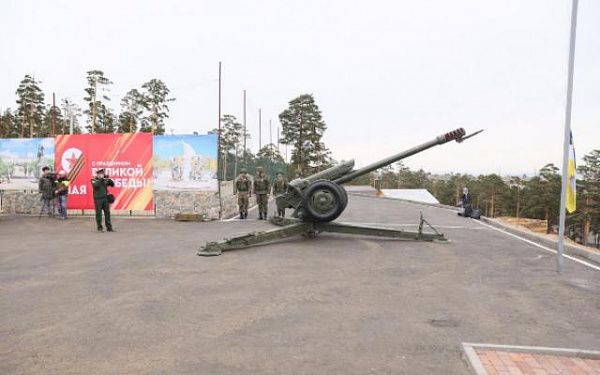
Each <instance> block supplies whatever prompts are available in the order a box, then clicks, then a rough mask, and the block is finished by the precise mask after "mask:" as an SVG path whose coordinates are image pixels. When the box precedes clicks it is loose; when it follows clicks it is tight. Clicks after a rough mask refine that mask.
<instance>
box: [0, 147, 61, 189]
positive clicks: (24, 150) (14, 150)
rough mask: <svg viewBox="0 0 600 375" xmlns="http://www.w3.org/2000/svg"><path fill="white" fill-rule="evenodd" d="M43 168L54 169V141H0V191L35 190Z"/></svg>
mask: <svg viewBox="0 0 600 375" xmlns="http://www.w3.org/2000/svg"><path fill="white" fill-rule="evenodd" d="M45 166H48V167H50V168H53V167H54V139H52V138H7V139H0V190H10V189H13V190H37V189H38V179H39V178H40V175H41V174H42V168H43V167H45Z"/></svg>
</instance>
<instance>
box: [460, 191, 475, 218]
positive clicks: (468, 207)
mask: <svg viewBox="0 0 600 375" xmlns="http://www.w3.org/2000/svg"><path fill="white" fill-rule="evenodd" d="M472 201H473V197H472V196H471V193H469V189H467V188H466V187H464V188H463V192H462V194H461V195H460V203H461V205H462V207H463V208H464V209H465V211H464V213H463V215H464V217H470V216H471V213H472V212H473V207H472Z"/></svg>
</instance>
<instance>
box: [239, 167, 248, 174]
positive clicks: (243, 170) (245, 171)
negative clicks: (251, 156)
mask: <svg viewBox="0 0 600 375" xmlns="http://www.w3.org/2000/svg"><path fill="white" fill-rule="evenodd" d="M240 173H248V171H247V170H246V168H242V169H240Z"/></svg>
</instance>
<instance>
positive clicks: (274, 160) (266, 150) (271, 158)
mask: <svg viewBox="0 0 600 375" xmlns="http://www.w3.org/2000/svg"><path fill="white" fill-rule="evenodd" d="M256 157H258V158H260V159H263V160H264V161H268V162H269V163H271V164H284V163H285V161H284V160H283V156H282V155H281V152H279V150H278V149H277V146H276V145H274V144H273V143H269V144H268V145H265V146H263V148H261V149H260V150H259V151H258V153H257V154H256Z"/></svg>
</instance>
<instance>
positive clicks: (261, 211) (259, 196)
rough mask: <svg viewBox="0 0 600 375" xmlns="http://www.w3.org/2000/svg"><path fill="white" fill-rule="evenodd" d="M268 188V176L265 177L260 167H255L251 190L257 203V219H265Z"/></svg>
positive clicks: (269, 186)
mask: <svg viewBox="0 0 600 375" xmlns="http://www.w3.org/2000/svg"><path fill="white" fill-rule="evenodd" d="M270 188H271V183H270V182H269V177H267V175H266V174H265V171H264V169H263V168H262V167H257V168H256V177H254V188H253V189H252V190H253V191H254V194H256V203H258V220H267V212H268V205H269V190H270Z"/></svg>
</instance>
